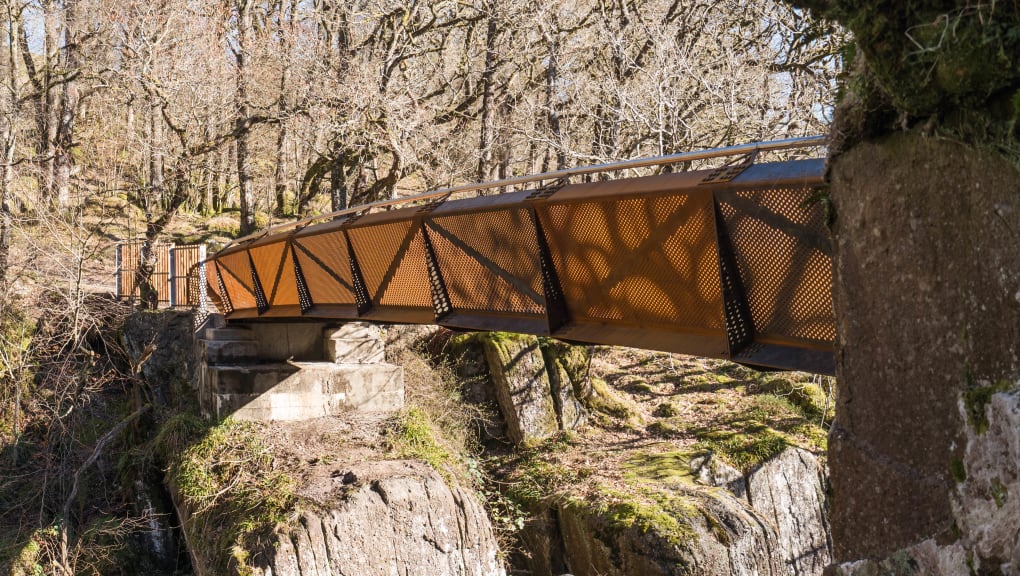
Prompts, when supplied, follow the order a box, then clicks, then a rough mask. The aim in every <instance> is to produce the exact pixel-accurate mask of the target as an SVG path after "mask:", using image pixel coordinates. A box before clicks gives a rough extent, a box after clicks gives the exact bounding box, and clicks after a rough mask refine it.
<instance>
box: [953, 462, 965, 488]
mask: <svg viewBox="0 0 1020 576" xmlns="http://www.w3.org/2000/svg"><path fill="white" fill-rule="evenodd" d="M949 475H950V476H952V477H953V480H956V482H957V483H960V482H964V481H965V480H967V469H966V467H964V465H963V461H962V460H955V459H954V460H951V461H950V462H949Z"/></svg>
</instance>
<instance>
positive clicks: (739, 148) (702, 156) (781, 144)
mask: <svg viewBox="0 0 1020 576" xmlns="http://www.w3.org/2000/svg"><path fill="white" fill-rule="evenodd" d="M827 141H828V138H827V137H826V136H804V137H800V138H785V139H782V140H772V141H769V142H752V143H749V144H738V145H736V146H726V147H724V148H712V149H709V150H697V151H693V152H680V153H677V154H670V155H667V156H654V157H651V158H634V159H632V160H621V161H619V162H610V163H607V164H593V165H590V166H580V167H576V168H565V169H563V170H555V171H552V172H543V173H541V174H531V175H528V176H516V177H514V178H507V179H504V180H495V181H492V182H479V183H474V184H462V185H460V186H453V187H450V188H441V189H439V190H435V191H432V192H425V193H423V194H418V195H415V196H405V197H402V198H392V199H390V200H379V201H376V202H370V203H368V204H361V205H359V206H354V207H351V208H346V209H344V210H338V211H336V212H329V213H327V214H319V215H317V216H310V217H308V218H304V219H302V220H297V221H295V222H288V223H285V224H278V225H276V226H271V227H269V228H266V229H265V230H261V231H259V232H254V233H252V234H248V235H247V236H243V237H241V238H237V239H235V240H233V241H232V242H230V243H229V244H227V245H226V246H224V247H223V248H222V249H221V251H222V250H226V249H227V248H230V247H231V246H234V245H235V244H238V243H241V242H245V241H247V240H254V239H257V238H262V237H265V236H267V235H269V234H272V233H275V232H281V231H283V230H289V229H291V228H300V227H303V226H306V225H308V224H310V223H312V222H315V221H316V220H328V219H331V218H336V217H339V216H346V215H348V214H355V213H357V212H363V211H366V210H371V209H372V208H384V207H387V206H394V205H397V204H404V203H408V202H417V201H422V200H431V199H434V198H439V197H442V196H449V195H451V194H456V193H459V192H472V191H475V190H485V189H487V188H502V187H506V186H516V185H518V184H527V183H529V182H536V181H540V180H558V179H565V178H570V177H571V176H579V175H583V174H597V173H599V172H610V171H616V170H627V169H632V168H647V167H649V166H665V165H668V164H678V163H680V162H691V161H694V160H707V159H709V158H720V157H724V156H736V155H738V154H749V153H752V152H764V151H774V150H792V149H796V148H814V147H819V146H825V145H826V143H827Z"/></svg>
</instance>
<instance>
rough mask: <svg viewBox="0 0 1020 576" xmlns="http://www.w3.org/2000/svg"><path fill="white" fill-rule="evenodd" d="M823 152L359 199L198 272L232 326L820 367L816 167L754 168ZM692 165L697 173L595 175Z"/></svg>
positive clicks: (826, 271)
mask: <svg viewBox="0 0 1020 576" xmlns="http://www.w3.org/2000/svg"><path fill="white" fill-rule="evenodd" d="M822 145H824V140H823V139H822V138H820V137H816V138H802V139H791V140H782V141H775V142H767V143H757V144H748V145H742V146H733V147H729V148H722V149H717V150H709V151H699V152H688V153H682V154H675V155H672V156H666V157H659V158H652V159H640V160H631V161H626V162H619V163H615V164H607V165H600V166H591V167H585V168H575V169H569V170H561V171H557V172H550V173H545V174H539V175H535V176H527V177H519V178H513V179H509V180H503V181H497V182H490V183H484V184H474V185H468V186H460V187H455V188H447V189H443V190H438V191H435V192H430V193H428V194H422V195H419V196H413V197H406V198H400V199H395V200H389V201H383V202H376V203H372V204H366V205H362V206H358V207H354V208H351V209H349V210H344V211H341V212H335V213H332V214H326V215H323V216H319V217H316V218H312V219H308V220H303V221H300V222H296V223H291V224H286V225H283V226H278V227H274V228H270V229H268V230H266V231H264V232H261V233H258V234H255V235H252V236H248V237H245V238H241V239H238V240H237V241H235V242H233V243H232V244H230V245H228V246H227V247H225V248H224V249H222V250H221V251H220V252H219V253H217V254H215V255H214V256H213V257H211V258H210V259H209V260H208V262H207V266H206V267H205V270H206V273H205V281H204V282H205V283H206V288H207V290H208V291H209V293H210V295H211V296H212V298H213V300H214V302H215V303H216V305H217V306H218V307H219V308H220V310H221V311H222V312H223V313H224V315H225V316H226V318H227V320H228V321H230V322H231V323H232V324H233V323H243V322H274V321H276V322H280V321H287V322H292V321H293V320H294V319H316V320H322V319H341V320H359V321H369V322H378V323H418V324H438V325H440V326H445V327H448V328H452V329H456V330H503V331H511V332H521V333H527V334H535V335H541V336H552V337H555V338H559V339H562V340H566V341H573V342H585V343H594V344H613V345H623V346H633V347H639V348H647V349H653V350H662V351H668V352H678V353H684V354H691V355H698V356H706V357H714V358H725V359H731V360H734V361H737V362H740V363H743V364H747V365H751V366H756V367H761V368H774V369H793V370H804V371H809V372H815V373H821V374H832V373H833V372H834V359H833V343H834V340H835V336H836V333H835V322H834V318H833V312H832V259H831V255H832V249H831V243H830V239H829V235H828V231H827V227H826V222H825V214H824V207H823V206H822V205H821V203H819V202H816V201H815V200H816V199H817V198H818V196H819V192H820V191H821V190H822V187H823V169H824V161H823V160H822V159H818V158H815V159H800V160H785V161H776V162H763V161H760V158H761V156H762V155H764V154H765V153H770V152H771V151H776V150H791V149H800V148H812V147H813V148H817V147H819V146H822ZM712 162H714V163H715V164H714V165H712V164H711V163H712ZM691 163H701V164H706V165H709V168H706V169H697V170H686V171H674V172H668V173H661V174H658V175H653V176H642V177H623V178H617V179H604V178H606V177H607V175H608V174H610V173H613V172H619V171H624V170H628V169H635V168H644V167H650V166H676V165H678V164H683V165H684V166H685V167H686V166H689V165H691ZM593 178H595V179H596V180H595V181H588V182H583V181H580V182H579V181H578V180H584V179H587V180H592V179H593ZM598 178H602V179H598ZM572 180H573V182H572ZM507 190H512V191H507ZM485 191H493V192H494V193H490V194H483V192H485ZM500 191H502V193H498V192H500Z"/></svg>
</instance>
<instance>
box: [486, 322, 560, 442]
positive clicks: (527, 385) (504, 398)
mask: <svg viewBox="0 0 1020 576" xmlns="http://www.w3.org/2000/svg"><path fill="white" fill-rule="evenodd" d="M482 346H483V348H484V350H485V357H486V359H488V362H489V373H490V374H491V375H492V383H493V384H494V385H495V388H496V400H497V402H498V403H499V407H500V411H502V413H503V418H504V419H505V420H506V423H507V435H508V436H509V437H510V439H511V440H512V441H513V442H514V443H517V444H520V443H523V442H528V441H534V440H541V439H543V438H548V437H549V436H552V435H553V434H555V433H556V432H558V431H559V430H560V426H559V422H558V421H557V418H556V405H555V402H554V400H553V394H552V385H551V384H550V382H549V375H548V374H547V373H546V370H545V361H544V360H543V359H542V351H541V350H540V349H539V347H538V339H537V338H535V337H533V336H530V337H529V336H516V335H509V334H502V333H491V334H488V335H486V336H485V337H484V338H482Z"/></svg>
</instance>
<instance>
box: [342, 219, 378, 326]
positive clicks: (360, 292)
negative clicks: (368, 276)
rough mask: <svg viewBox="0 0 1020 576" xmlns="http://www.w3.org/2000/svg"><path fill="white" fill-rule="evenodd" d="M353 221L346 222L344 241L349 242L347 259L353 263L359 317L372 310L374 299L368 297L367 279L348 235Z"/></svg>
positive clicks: (352, 271) (352, 270)
mask: <svg viewBox="0 0 1020 576" xmlns="http://www.w3.org/2000/svg"><path fill="white" fill-rule="evenodd" d="M352 221H353V220H348V221H347V222H344V228H343V231H344V240H346V241H347V257H348V259H349V260H350V262H351V280H352V281H353V283H354V301H355V303H356V304H357V308H358V315H359V316H361V315H362V314H364V313H365V312H368V311H369V310H370V309H371V308H372V297H371V296H369V295H368V288H367V287H366V285H365V277H364V276H362V275H361V265H359V264H358V257H357V255H355V254H354V244H353V243H352V242H351V235H350V234H348V233H347V228H346V227H347V224H350V223H351V222H352Z"/></svg>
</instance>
